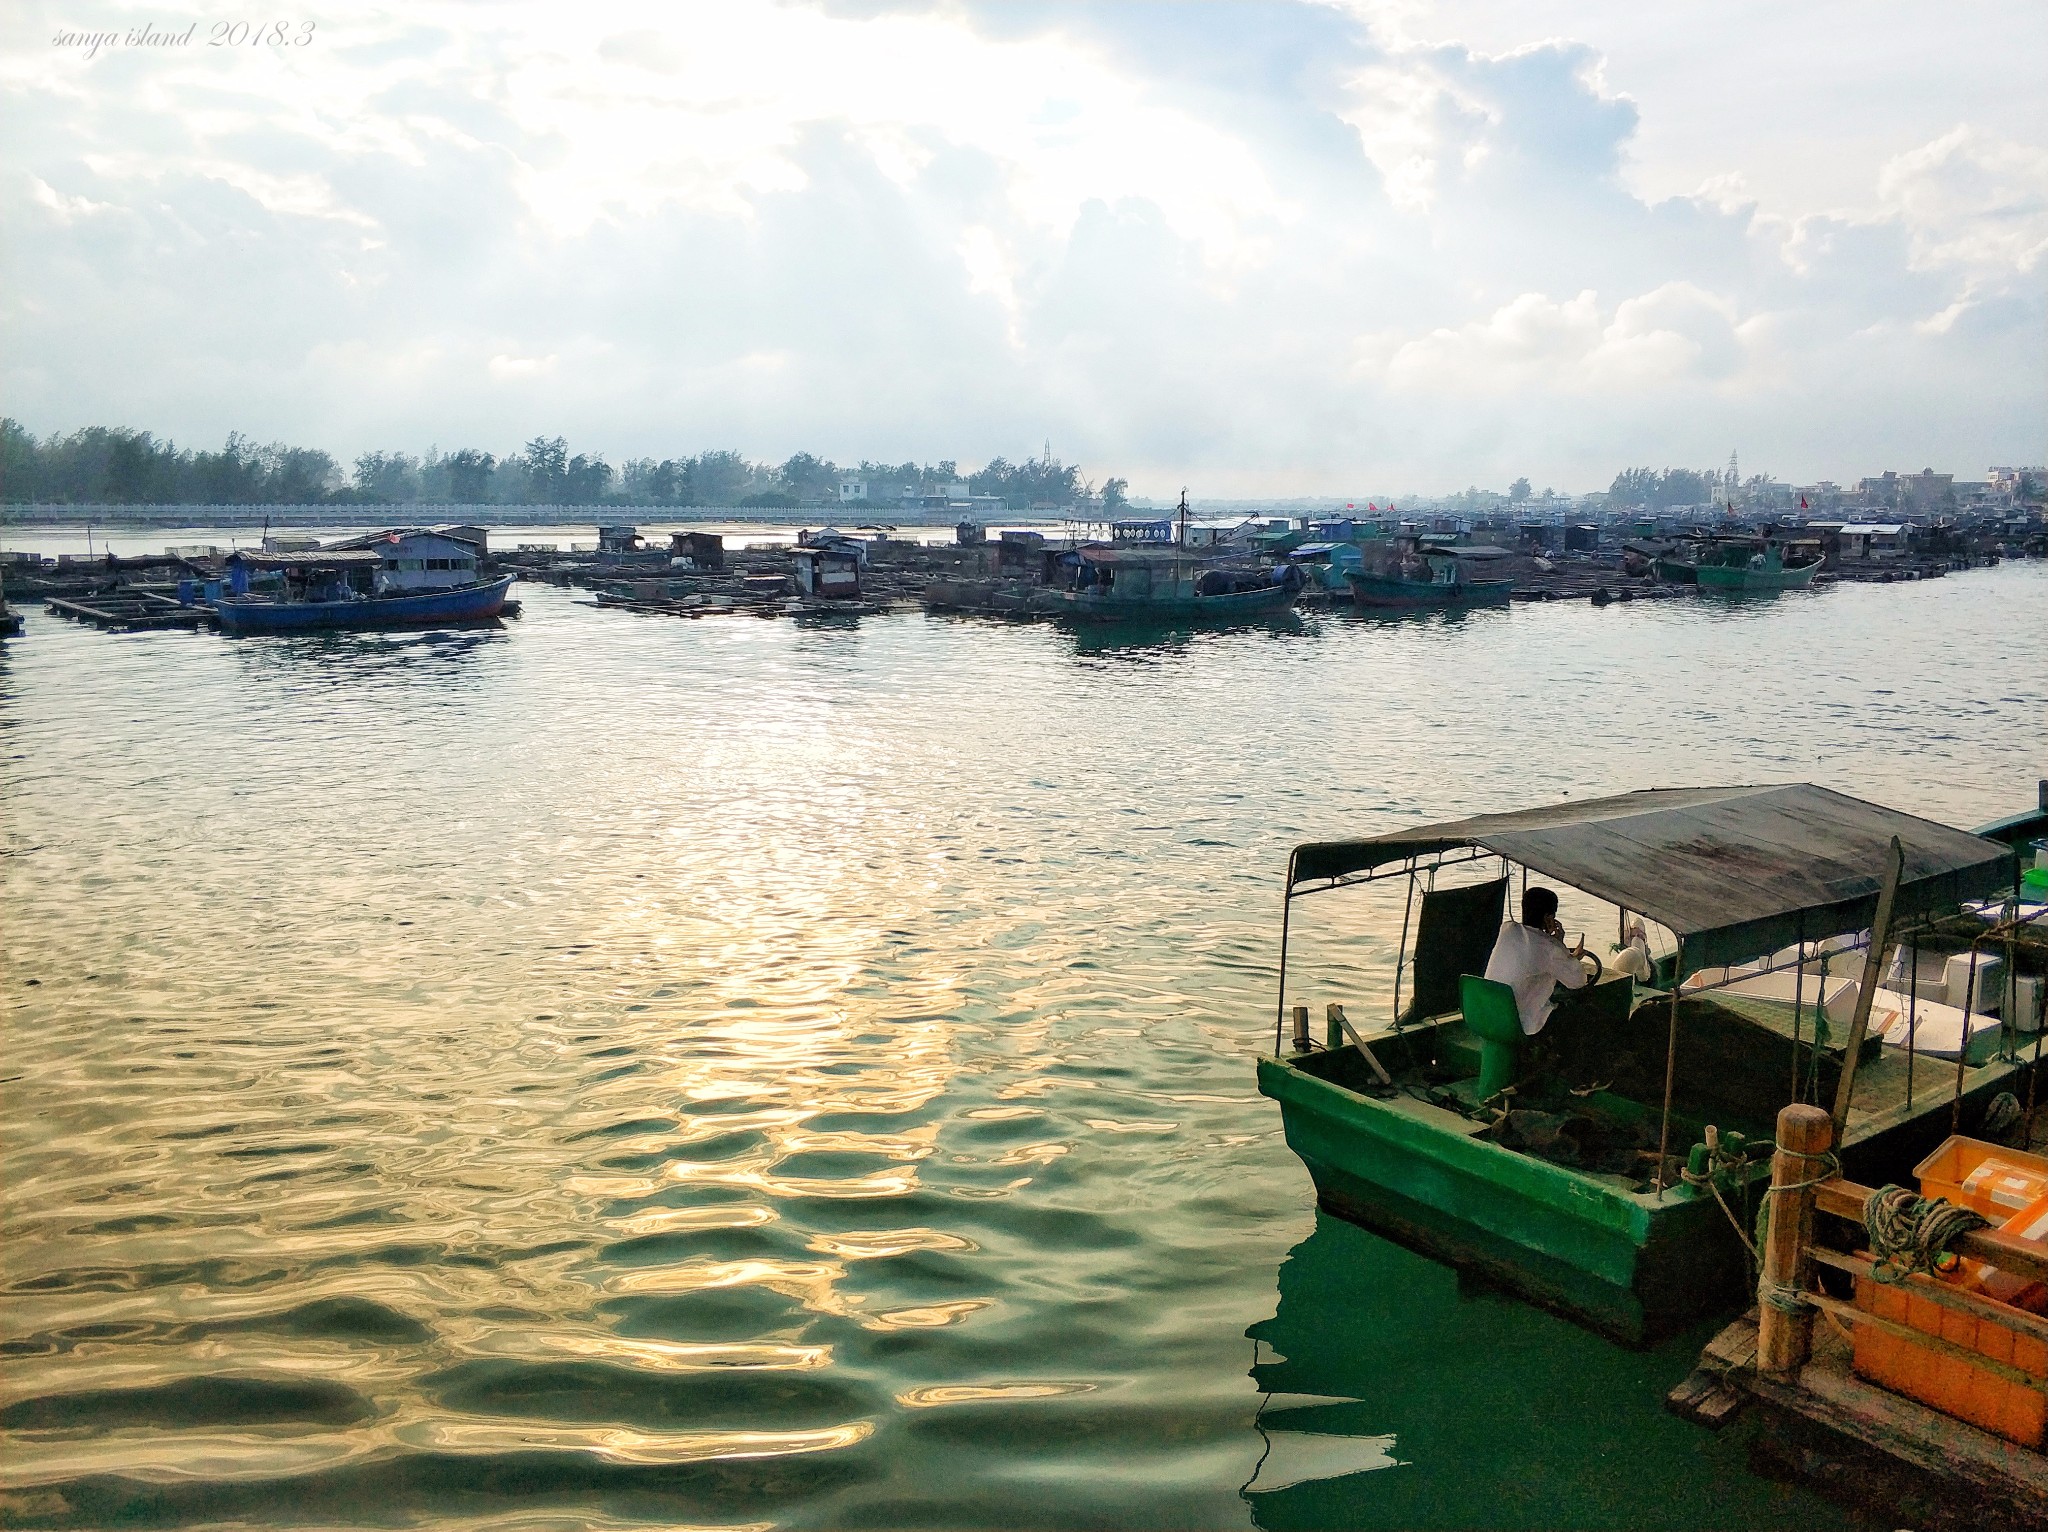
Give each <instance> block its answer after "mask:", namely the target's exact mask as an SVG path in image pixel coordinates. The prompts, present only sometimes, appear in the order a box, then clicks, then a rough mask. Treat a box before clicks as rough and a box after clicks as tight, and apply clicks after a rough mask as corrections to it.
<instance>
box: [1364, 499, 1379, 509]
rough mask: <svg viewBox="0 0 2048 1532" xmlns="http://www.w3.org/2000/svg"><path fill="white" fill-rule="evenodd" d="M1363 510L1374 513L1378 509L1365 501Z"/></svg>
mask: <svg viewBox="0 0 2048 1532" xmlns="http://www.w3.org/2000/svg"><path fill="white" fill-rule="evenodd" d="M1365 508H1366V509H1367V510H1368V511H1376V510H1378V509H1379V507H1378V506H1376V505H1374V504H1373V503H1372V502H1371V501H1370V500H1368V501H1366V502H1365Z"/></svg>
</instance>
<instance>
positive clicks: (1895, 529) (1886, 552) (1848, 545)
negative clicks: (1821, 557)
mask: <svg viewBox="0 0 2048 1532" xmlns="http://www.w3.org/2000/svg"><path fill="white" fill-rule="evenodd" d="M1836 536H1837V538H1838V539H1839V541H1840V544H1841V549H1842V557H1843V558H1845V559H1879V560H1883V559H1898V558H1904V557H1905V556H1906V554H1907V553H1908V552H1909V551H1910V550H1911V544H1912V537H1913V529H1912V528H1911V527H1909V526H1906V525H1905V524H1904V523H1902V522H1896V521H1886V522H1871V521H1852V522H1849V523H1848V524H1846V525H1845V526H1844V527H1843V528H1842V530H1841V531H1840V532H1839V533H1837V534H1836Z"/></svg>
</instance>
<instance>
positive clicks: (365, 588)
mask: <svg viewBox="0 0 2048 1532" xmlns="http://www.w3.org/2000/svg"><path fill="white" fill-rule="evenodd" d="M383 564H384V558H383V555H382V554H379V553H376V552H374V551H372V550H370V549H368V548H323V549H321V550H319V551H317V552H311V553H263V552H257V551H253V550H250V549H246V548H243V549H237V550H236V551H235V552H233V553H231V554H229V555H228V590H229V592H230V593H231V594H233V595H237V596H246V595H248V594H249V592H250V590H251V589H252V588H253V587H254V586H256V585H258V584H263V585H268V586H273V587H275V588H277V589H279V591H280V592H281V594H282V596H283V598H284V599H285V600H286V601H303V602H316V603H318V602H330V601H366V600H368V599H369V598H370V597H371V596H372V595H373V594H374V593H375V589H376V586H375V582H376V579H377V576H378V573H379V571H380V570H381V569H382V568H383Z"/></svg>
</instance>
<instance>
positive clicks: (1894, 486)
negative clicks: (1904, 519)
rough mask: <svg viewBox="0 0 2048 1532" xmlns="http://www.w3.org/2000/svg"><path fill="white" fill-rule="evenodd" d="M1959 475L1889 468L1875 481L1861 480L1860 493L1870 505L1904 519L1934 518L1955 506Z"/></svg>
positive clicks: (1929, 469) (1928, 470)
mask: <svg viewBox="0 0 2048 1532" xmlns="http://www.w3.org/2000/svg"><path fill="white" fill-rule="evenodd" d="M1955 482H1956V476H1955V475H1954V474H1952V473H1936V472H1935V471H1934V470H1933V469H1932V468H1923V469H1922V470H1921V471H1920V472H1919V473H1907V474H1901V473H1894V472H1892V471H1891V470H1889V469H1887V470H1886V471H1885V472H1884V473H1882V474H1879V475H1878V476H1877V477H1876V478H1874V479H1859V480H1858V481H1857V483H1856V493H1857V494H1858V495H1859V496H1860V497H1861V498H1862V500H1863V503H1864V504H1865V505H1867V506H1872V507H1878V506H1882V507H1884V508H1885V509H1887V510H1891V511H1896V512H1898V513H1899V514H1900V515H1902V516H1931V515H1933V514H1934V513H1935V512H1936V511H1939V510H1941V509H1943V508H1944V507H1947V506H1951V505H1953V504H1954V503H1955Z"/></svg>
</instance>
